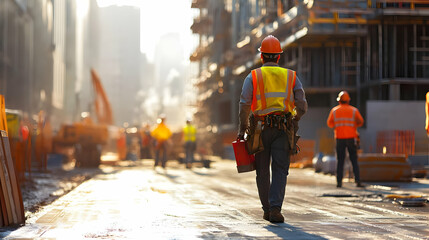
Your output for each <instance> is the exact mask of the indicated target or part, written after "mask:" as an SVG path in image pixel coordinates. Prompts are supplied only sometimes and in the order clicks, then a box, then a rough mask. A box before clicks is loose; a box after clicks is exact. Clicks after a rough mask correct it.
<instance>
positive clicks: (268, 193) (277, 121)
mask: <svg viewBox="0 0 429 240" xmlns="http://www.w3.org/2000/svg"><path fill="white" fill-rule="evenodd" d="M258 50H259V51H260V52H261V59H262V63H263V65H262V67H260V68H257V69H254V70H252V72H251V73H249V75H248V76H247V77H246V79H245V80H244V83H243V88H242V91H241V96H240V104H239V107H240V108H239V131H238V136H237V138H238V139H244V133H245V131H246V129H247V127H248V125H249V121H248V119H249V114H250V112H251V111H252V114H253V115H252V116H253V117H252V118H251V119H254V120H253V121H252V122H251V123H250V126H251V127H252V126H255V125H256V126H261V125H262V126H263V129H262V130H261V134H260V136H261V137H260V142H262V144H263V150H262V151H260V152H257V153H256V154H255V168H256V184H257V187H258V193H259V199H260V201H261V203H262V209H263V210H264V215H263V219H265V220H267V221H270V222H273V223H277V222H284V217H283V215H282V214H281V208H282V204H283V199H284V196H285V189H286V181H287V176H288V174H289V164H290V154H291V153H292V152H293V151H294V149H295V142H294V137H295V136H294V135H295V132H296V130H297V128H298V121H299V120H300V118H301V116H302V115H304V114H305V112H306V111H307V100H306V99H305V93H304V89H303V88H302V84H301V82H300V81H299V79H298V77H297V75H296V72H295V71H293V70H290V69H286V68H282V67H280V66H279V64H278V62H279V59H280V54H281V53H283V50H282V48H281V46H280V42H279V40H278V39H277V38H276V37H274V36H272V35H269V36H267V37H266V38H264V39H263V41H262V43H261V47H260V48H259V49H258ZM250 132H252V131H250ZM292 134H293V135H292ZM255 136H256V135H255ZM255 142H257V141H255ZM258 149H259V148H258ZM271 159H272V160H271ZM271 161H272V163H271ZM270 165H271V172H272V180H271V182H270Z"/></svg>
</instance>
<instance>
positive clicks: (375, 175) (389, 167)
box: [358, 153, 412, 182]
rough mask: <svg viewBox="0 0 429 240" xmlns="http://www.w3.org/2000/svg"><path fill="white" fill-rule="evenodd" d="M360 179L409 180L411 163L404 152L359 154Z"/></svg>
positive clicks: (367, 180)
mask: <svg viewBox="0 0 429 240" xmlns="http://www.w3.org/2000/svg"><path fill="white" fill-rule="evenodd" d="M358 162H359V168H360V179H361V181H364V182H386V181H389V182H401V181H403V182H409V181H411V180H412V177H411V165H410V163H409V162H408V161H407V157H406V156H405V155H403V154H377V153H371V154H361V155H359V161H358Z"/></svg>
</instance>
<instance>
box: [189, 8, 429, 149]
mask: <svg viewBox="0 0 429 240" xmlns="http://www.w3.org/2000/svg"><path fill="white" fill-rule="evenodd" d="M192 8H195V9H199V13H200V14H199V16H198V17H197V18H196V19H195V20H194V23H193V25H192V27H191V29H192V31H193V33H195V34H199V36H200V42H199V46H198V47H197V48H196V50H195V51H194V52H193V54H192V55H191V56H190V60H191V61H194V62H198V63H199V66H200V67H199V75H198V77H197V78H196V79H195V84H196V86H197V87H198V89H199V96H198V100H197V103H198V106H199V111H198V114H197V116H196V117H197V118H198V119H199V122H200V124H201V126H204V127H205V126H211V127H210V128H207V130H211V131H213V129H215V130H216V131H217V132H216V135H217V136H219V139H218V141H219V142H222V143H223V146H228V145H229V143H230V142H231V141H232V140H233V139H234V137H235V136H236V133H237V125H238V102H239V97H240V92H241V87H242V84H243V81H244V79H245V77H246V76H247V75H248V74H249V73H250V71H251V70H252V69H254V68H257V67H259V66H261V61H260V56H259V53H258V51H257V49H258V47H259V46H260V44H261V41H262V39H263V38H264V37H266V36H267V35H274V36H276V37H277V38H278V39H279V40H280V42H281V46H282V48H283V50H284V53H283V54H282V56H281V59H280V62H279V65H280V66H282V67H286V68H290V69H293V70H296V71H297V74H298V76H299V78H300V80H301V82H302V83H303V85H304V89H305V92H306V97H307V100H308V104H309V111H308V113H307V115H306V116H304V117H303V119H302V121H301V128H300V135H302V136H303V138H307V139H314V140H316V141H317V140H318V139H319V138H320V133H321V130H323V128H326V118H327V116H328V113H329V110H330V108H332V107H333V106H335V105H336V100H335V99H336V95H337V94H338V92H340V91H341V90H347V91H349V93H350V94H351V98H352V100H351V104H352V105H354V106H356V107H358V108H359V110H360V111H361V113H362V115H363V116H364V118H365V120H366V123H365V125H364V127H363V128H362V129H361V130H360V131H361V137H362V139H363V140H362V141H363V147H364V151H376V146H375V145H376V138H377V132H378V131H382V130H398V129H399V130H404V129H406V130H412V131H414V133H415V152H423V153H427V150H428V149H427V146H428V142H427V141H428V140H427V137H426V134H425V130H424V103H423V101H424V99H425V94H426V92H427V91H429V67H428V66H429V27H428V23H429V1H427V0H414V1H413V0H373V1H371V0H353V1H349V0H348V1H346V0H303V1H292V0H264V1H258V0H224V1H217V0H194V1H193V2H192ZM399 106H400V107H401V108H400V107H399ZM382 121H383V122H382ZM380 122H382V123H380ZM322 132H323V131H322ZM413 141H414V140H413ZM225 149H226V148H222V149H218V151H224V150H225ZM224 153H225V152H224Z"/></svg>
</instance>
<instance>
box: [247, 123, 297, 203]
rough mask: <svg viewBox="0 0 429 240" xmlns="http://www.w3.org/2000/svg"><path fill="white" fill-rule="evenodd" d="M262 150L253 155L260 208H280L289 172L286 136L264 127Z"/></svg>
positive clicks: (281, 132)
mask: <svg viewBox="0 0 429 240" xmlns="http://www.w3.org/2000/svg"><path fill="white" fill-rule="evenodd" d="M262 142H263V144H264V151H262V152H260V153H257V154H256V155H255V167H256V185H257V186H258V193H259V199H260V200H261V203H262V209H263V210H264V211H269V210H270V209H274V208H277V209H279V210H280V209H281V208H282V204H283V199H284V196H285V189H286V181H287V175H288V174H289V163H290V157H289V147H288V137H287V135H286V133H285V132H284V131H281V130H279V129H276V128H271V127H265V128H264V130H263V131H262ZM270 157H271V158H272V163H271V171H272V174H273V176H272V181H271V183H270Z"/></svg>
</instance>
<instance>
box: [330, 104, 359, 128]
mask: <svg viewBox="0 0 429 240" xmlns="http://www.w3.org/2000/svg"><path fill="white" fill-rule="evenodd" d="M336 112H337V110H335V111H334V112H333V115H334V127H335V128H337V127H342V126H349V127H356V121H355V115H356V109H353V113H352V117H349V118H346V117H342V118H338V117H337V114H336Z"/></svg>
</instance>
